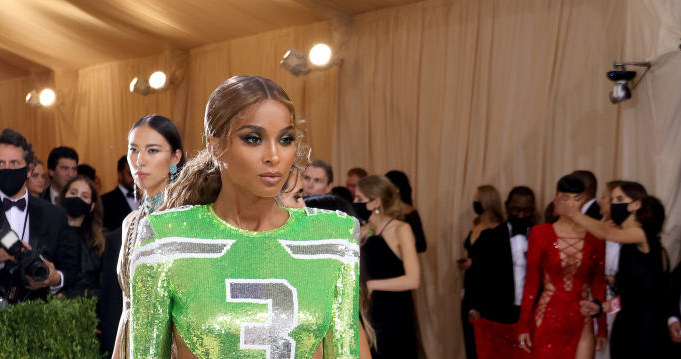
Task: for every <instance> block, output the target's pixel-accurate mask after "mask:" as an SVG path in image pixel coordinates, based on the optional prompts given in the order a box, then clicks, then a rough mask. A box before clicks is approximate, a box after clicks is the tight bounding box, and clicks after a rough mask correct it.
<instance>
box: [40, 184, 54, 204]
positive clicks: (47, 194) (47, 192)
mask: <svg viewBox="0 0 681 359" xmlns="http://www.w3.org/2000/svg"><path fill="white" fill-rule="evenodd" d="M40 198H42V199H44V200H45V201H47V203H49V204H52V199H51V198H50V186H47V188H46V189H45V192H43V194H42V196H40Z"/></svg>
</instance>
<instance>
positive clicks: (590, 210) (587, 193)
mask: <svg viewBox="0 0 681 359" xmlns="http://www.w3.org/2000/svg"><path fill="white" fill-rule="evenodd" d="M572 174H573V175H575V176H577V177H579V179H580V180H582V182H584V197H586V203H584V205H583V206H582V213H584V214H586V215H587V216H589V217H591V218H594V219H597V220H599V221H600V220H601V218H603V215H602V214H601V206H600V205H599V204H598V201H596V191H597V190H598V181H597V180H596V176H595V175H594V174H593V172H591V171H586V170H578V171H574V172H572Z"/></svg>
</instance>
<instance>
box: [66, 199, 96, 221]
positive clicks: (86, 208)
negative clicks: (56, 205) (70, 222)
mask: <svg viewBox="0 0 681 359" xmlns="http://www.w3.org/2000/svg"><path fill="white" fill-rule="evenodd" d="M61 205H62V207H64V208H65V209H66V213H68V214H69V216H71V217H74V218H75V217H80V216H82V215H85V214H88V213H90V205H89V204H87V203H85V201H83V200H82V199H80V197H67V198H64V199H63V200H62V201H61Z"/></svg>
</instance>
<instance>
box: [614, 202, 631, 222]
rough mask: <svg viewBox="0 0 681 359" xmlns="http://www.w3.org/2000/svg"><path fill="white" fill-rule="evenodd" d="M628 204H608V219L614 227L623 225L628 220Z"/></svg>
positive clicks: (629, 213)
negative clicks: (613, 223) (610, 219)
mask: <svg viewBox="0 0 681 359" xmlns="http://www.w3.org/2000/svg"><path fill="white" fill-rule="evenodd" d="M628 206H629V203H611V204H610V218H612V221H613V222H615V224H616V225H618V226H619V225H620V224H622V223H624V221H626V220H627V218H629V215H631V212H629V210H628V209H627V207H628Z"/></svg>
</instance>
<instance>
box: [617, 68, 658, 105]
mask: <svg viewBox="0 0 681 359" xmlns="http://www.w3.org/2000/svg"><path fill="white" fill-rule="evenodd" d="M627 65H628V66H639V67H645V68H646V70H645V71H644V72H643V74H642V75H641V76H640V77H639V78H638V81H636V82H635V83H634V84H633V85H631V88H630V87H629V81H631V80H633V79H634V78H635V77H636V71H627V69H626V66H627ZM613 67H614V68H615V70H612V71H608V73H607V74H606V75H607V76H608V79H609V80H610V81H613V82H614V83H615V86H614V87H613V89H612V91H610V94H609V97H610V102H612V103H613V104H616V103H619V102H622V101H626V100H628V99H630V98H631V90H633V89H635V88H636V86H638V84H639V83H640V82H641V79H643V76H645V75H646V73H647V72H648V70H649V69H650V62H619V61H615V62H614V63H613Z"/></svg>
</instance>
